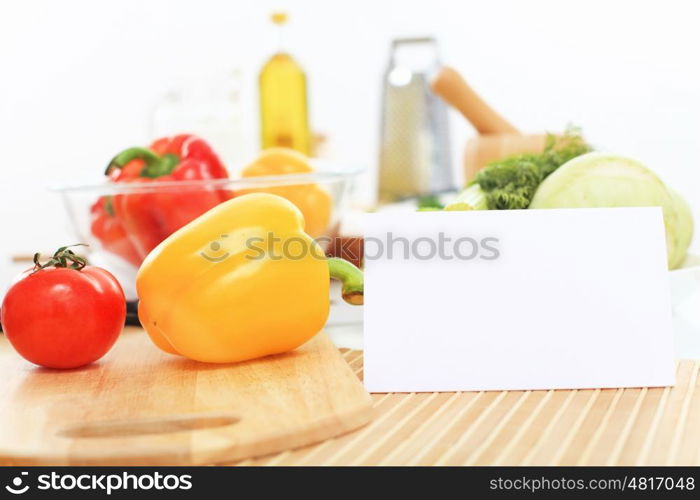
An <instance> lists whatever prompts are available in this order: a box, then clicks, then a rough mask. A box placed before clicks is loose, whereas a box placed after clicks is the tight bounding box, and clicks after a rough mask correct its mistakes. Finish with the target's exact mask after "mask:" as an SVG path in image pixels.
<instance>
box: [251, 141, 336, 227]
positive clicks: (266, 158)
mask: <svg viewBox="0 0 700 500" xmlns="http://www.w3.org/2000/svg"><path fill="white" fill-rule="evenodd" d="M311 172H313V168H312V167H311V165H310V164H309V161H308V159H307V158H306V156H304V155H303V154H301V153H299V152H298V151H294V150H293V149H287V148H270V149H266V150H265V151H263V152H262V153H260V156H258V158H257V159H256V160H255V161H254V162H253V163H251V164H250V165H248V166H247V167H245V168H244V169H243V172H241V176H242V177H258V176H263V175H264V176H268V175H288V174H306V173H311ZM256 191H257V192H259V191H263V192H266V193H272V194H276V195H279V196H282V197H283V198H286V199H288V200H289V201H291V202H292V203H294V204H295V205H296V206H297V207H298V208H299V210H301V213H302V214H304V220H305V221H306V226H305V231H306V232H307V233H308V234H310V235H311V236H312V237H313V238H318V237H319V236H322V235H323V234H324V233H326V232H327V231H328V229H329V227H328V226H329V224H330V221H331V212H332V211H333V199H332V198H331V195H330V194H329V193H328V192H327V191H326V190H325V189H323V187H322V186H319V185H317V184H298V185H292V186H270V187H265V188H261V189H257V188H255V189H248V190H245V191H242V192H248V193H250V192H256Z"/></svg>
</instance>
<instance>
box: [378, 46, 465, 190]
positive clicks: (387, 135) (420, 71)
mask: <svg viewBox="0 0 700 500" xmlns="http://www.w3.org/2000/svg"><path fill="white" fill-rule="evenodd" d="M439 67H440V61H439V58H438V51H437V43H436V41H435V39H434V38H431V37H427V38H401V39H396V40H394V41H393V42H392V44H391V54H390V57H389V65H388V67H387V69H386V72H385V74H384V91H383V103H382V119H381V120H382V121H381V145H380V158H379V201H380V202H391V201H396V200H400V199H403V198H410V197H415V196H423V195H428V194H433V193H439V192H441V191H447V190H450V189H454V188H455V181H454V173H453V171H452V164H451V163H452V162H451V158H450V140H449V128H448V122H447V107H446V106H445V104H444V103H443V101H442V100H441V99H440V98H438V97H437V96H436V95H435V94H433V93H432V91H431V90H430V85H429V78H430V75H432V74H433V73H434V72H435V71H436V70H437V69H438V68H439Z"/></svg>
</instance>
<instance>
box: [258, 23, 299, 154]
mask: <svg viewBox="0 0 700 500" xmlns="http://www.w3.org/2000/svg"><path fill="white" fill-rule="evenodd" d="M271 19H272V22H273V23H274V24H275V25H276V26H277V29H278V32H279V38H280V40H279V48H278V51H277V52H276V53H275V54H273V55H272V57H271V58H270V59H269V60H268V61H267V62H266V63H265V65H264V66H263V68H262V70H261V71H260V78H259V81H258V84H259V89H260V124H261V142H262V147H263V148H271V147H287V148H292V149H295V150H297V151H299V152H301V153H304V154H305V155H310V154H311V133H310V131H309V119H308V110H307V102H306V75H305V74H304V70H303V69H302V68H301V66H299V64H298V63H297V62H296V61H295V60H294V58H293V57H292V56H291V55H289V54H288V53H287V52H285V51H284V49H283V43H282V31H283V29H284V25H285V24H286V22H287V15H286V14H284V13H279V12H278V13H274V14H272V16H271Z"/></svg>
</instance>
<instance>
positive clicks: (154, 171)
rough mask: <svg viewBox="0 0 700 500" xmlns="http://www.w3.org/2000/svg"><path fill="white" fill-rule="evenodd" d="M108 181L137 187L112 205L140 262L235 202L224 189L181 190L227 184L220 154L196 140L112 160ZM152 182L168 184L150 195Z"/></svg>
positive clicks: (175, 140) (161, 142)
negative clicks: (223, 181) (217, 208)
mask: <svg viewBox="0 0 700 500" xmlns="http://www.w3.org/2000/svg"><path fill="white" fill-rule="evenodd" d="M107 175H108V176H109V177H110V179H112V180H113V181H115V182H128V183H133V185H134V189H133V190H131V192H127V193H123V194H117V195H114V197H113V201H112V205H113V207H114V213H115V214H116V216H117V217H118V218H119V220H120V221H121V223H122V224H123V227H124V229H125V231H126V232H127V233H128V234H129V236H130V237H131V241H132V244H133V246H134V247H135V249H136V251H137V253H138V254H139V255H140V257H141V260H143V258H145V256H146V255H148V253H149V252H150V251H151V250H152V249H153V248H155V246H156V245H158V244H159V243H160V242H161V241H163V240H164V239H165V238H167V237H168V236H170V235H171V234H172V233H173V232H175V231H177V230H178V229H180V228H181V227H182V226H184V225H185V224H188V223H189V222H191V221H193V220H194V219H196V218H197V217H199V216H200V215H202V214H203V213H205V212H206V211H208V210H209V209H211V208H213V207H215V206H216V205H218V204H220V203H221V202H223V201H226V200H228V199H229V198H231V197H232V193H231V192H230V191H228V190H226V189H222V188H213V187H210V186H200V185H195V186H186V187H185V186H183V187H179V186H177V181H196V180H207V179H225V178H228V173H227V171H226V168H225V167H224V166H223V164H222V163H221V160H219V158H218V156H217V155H216V153H214V151H213V150H212V149H211V147H209V145H208V144H207V143H206V142H205V141H203V140H202V139H200V138H198V137H196V136H193V135H177V136H174V137H172V138H163V139H158V140H156V141H155V142H154V143H153V144H151V146H150V148H148V149H147V148H140V147H134V148H129V149H126V150H124V151H122V152H121V153H119V154H118V155H117V156H115V157H114V159H112V161H111V162H110V164H109V166H108V168H107ZM154 181H157V182H159V183H160V182H168V183H169V184H168V185H167V186H160V187H158V188H157V189H150V187H149V184H150V183H152V182H154Z"/></svg>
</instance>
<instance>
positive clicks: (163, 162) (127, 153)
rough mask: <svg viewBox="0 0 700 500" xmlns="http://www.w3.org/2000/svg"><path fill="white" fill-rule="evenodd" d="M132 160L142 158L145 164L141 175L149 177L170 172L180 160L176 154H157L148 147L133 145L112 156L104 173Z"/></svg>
mask: <svg viewBox="0 0 700 500" xmlns="http://www.w3.org/2000/svg"><path fill="white" fill-rule="evenodd" d="M132 160H143V161H144V163H145V164H146V165H145V166H144V168H143V170H142V171H141V177H151V178H156V177H161V176H163V175H168V174H170V173H171V172H172V171H173V169H174V168H175V167H176V166H177V164H178V163H179V162H180V159H179V158H178V157H177V155H174V154H165V155H163V156H159V155H157V154H156V153H154V152H153V151H151V150H150V149H146V148H139V147H135V148H129V149H125V150H124V151H122V152H121V153H119V154H118V155H117V156H115V157H114V158H112V161H110V162H109V165H108V166H107V171H106V172H105V173H106V174H109V173H110V172H111V171H112V170H113V169H115V168H122V167H124V166H125V165H126V164H127V163H129V162H130V161H132Z"/></svg>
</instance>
